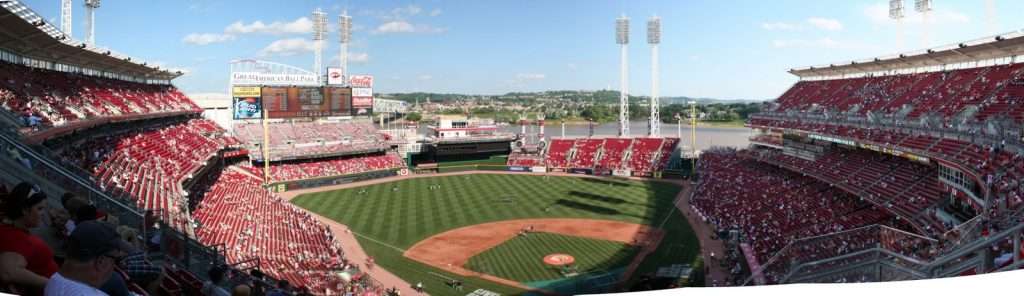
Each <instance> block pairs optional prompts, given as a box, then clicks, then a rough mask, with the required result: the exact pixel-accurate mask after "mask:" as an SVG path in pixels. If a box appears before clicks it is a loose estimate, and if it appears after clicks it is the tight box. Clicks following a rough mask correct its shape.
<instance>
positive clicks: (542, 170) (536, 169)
mask: <svg viewBox="0 0 1024 296" xmlns="http://www.w3.org/2000/svg"><path fill="white" fill-rule="evenodd" d="M530 171H532V172H534V173H545V172H547V171H548V169H547V168H545V167H542V166H535V167H531V168H530Z"/></svg>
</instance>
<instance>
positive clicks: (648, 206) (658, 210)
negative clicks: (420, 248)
mask: <svg viewBox="0 0 1024 296" xmlns="http://www.w3.org/2000/svg"><path fill="white" fill-rule="evenodd" d="M431 185H438V186H439V189H433V190H431V189H430V188H431V187H432V186H431ZM679 191H680V187H678V186H677V185H675V184H669V183H664V182H654V181H632V180H621V179H610V178H603V179H595V178H582V177H555V176H551V177H545V176H536V175H526V174H524V175H508V174H486V173H481V174H471V175H456V176H441V177H425V178H413V179H407V180H400V181H395V182H389V183H381V184H373V185H366V186H362V187H355V188H348V189H341V190H335V191H326V192H318V193H308V194H303V195H300V196H298V197H296V198H295V199H293V200H292V203H294V204H296V205H298V206H300V207H303V208H305V209H308V210H310V211H312V212H315V213H317V214H319V215H322V216H324V217H327V218H330V219H332V220H335V221H338V222H340V223H342V224H345V225H347V226H348V227H349V228H350V229H352V231H353V232H354V233H355V234H356V237H357V238H358V240H359V243H360V245H362V247H363V249H365V250H366V252H367V254H369V255H370V256H373V257H374V259H375V260H376V262H377V265H379V266H381V267H383V268H386V269H387V270H389V271H391V272H392V273H394V274H395V275H398V276H399V277H401V278H403V279H405V280H406V281H407V282H409V283H410V284H415V283H417V282H422V283H423V284H424V286H425V289H426V291H427V292H428V293H431V294H432V295H456V294H459V295H464V294H465V293H461V294H460V293H457V292H454V290H452V289H451V288H448V287H446V286H445V284H444V283H445V279H446V278H459V279H461V280H462V281H463V282H464V287H465V291H467V292H466V293H468V292H469V291H473V290H475V289H477V288H483V289H487V290H491V291H494V292H497V293H501V294H502V295H519V294H523V293H524V292H525V291H523V290H521V289H519V288H514V287H509V286H506V285H501V284H498V283H495V282H491V281H488V280H484V279H479V278H475V277H473V278H463V277H460V276H457V275H455V274H452V273H448V272H446V271H442V270H440V269H437V268H434V267H432V266H430V265H427V264H423V263H420V262H417V261H414V260H411V259H408V258H406V257H404V256H403V255H402V253H403V252H404V251H405V250H407V249H409V248H410V247H412V246H413V245H414V244H416V243H417V242H419V241H421V240H423V239H426V238H428V237H430V236H432V235H435V234H438V233H441V232H444V231H447V230H451V229H455V228H459V227H464V226H470V225H476V224H481V223H488V222H496V221H504V220H515V219H532V218H584V219H604V220H614V221H622V222H628V223H636V224H644V225H652V226H654V227H658V226H659V225H661V224H662V223H663V222H665V221H667V222H668V223H665V224H664V226H662V229H663V230H665V231H666V235H665V237H664V239H663V240H662V243H661V244H660V245H659V247H658V249H657V250H656V251H655V252H654V253H651V254H649V255H648V256H647V257H646V259H645V260H644V261H643V262H642V263H641V265H640V267H639V269H638V270H637V272H636V273H635V274H645V273H650V272H654V271H656V270H657V267H660V266H666V265H670V264H674V263H687V264H688V263H691V262H692V261H693V259H694V258H695V257H696V256H697V253H698V251H699V244H698V242H697V238H696V237H695V236H694V233H693V230H692V229H691V228H690V226H689V225H687V223H686V219H685V218H683V216H682V215H681V214H679V212H678V211H675V210H674V209H675V207H674V205H673V204H672V202H673V200H674V198H675V196H676V194H677V193H678V192H679ZM613 254H614V252H612V253H608V254H604V256H611V255H613ZM572 255H574V256H577V260H579V259H580V257H581V255H577V254H572ZM523 260H538V259H536V258H523ZM360 263H361V262H360Z"/></svg>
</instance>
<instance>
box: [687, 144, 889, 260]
mask: <svg viewBox="0 0 1024 296" xmlns="http://www.w3.org/2000/svg"><path fill="white" fill-rule="evenodd" d="M698 171H701V172H704V173H703V174H704V176H703V177H702V178H701V179H700V183H699V184H698V186H697V188H696V191H695V193H694V195H693V198H692V200H691V205H692V206H693V208H694V209H696V210H697V212H698V213H699V215H701V216H702V217H704V218H706V219H707V220H708V221H710V223H711V224H712V225H714V227H715V229H718V230H729V229H739V230H740V231H742V233H743V234H744V235H745V237H746V238H747V239H748V240H749V241H750V242H751V244H752V246H753V250H754V252H756V257H757V259H758V260H759V261H760V262H765V260H767V259H768V258H769V256H771V255H773V254H775V253H776V252H778V251H779V250H780V249H781V248H782V247H784V246H786V245H787V244H789V243H790V242H792V241H794V240H796V239H799V238H804V237H810V236H815V235H822V234H827V233H833V232H837V231H843V230H849V229H854V228H858V227H862V226H865V225H872V224H886V223H888V221H889V220H891V217H892V216H890V215H888V214H887V213H886V212H885V211H883V210H881V209H879V208H877V207H875V206H873V205H872V204H870V203H867V202H864V201H861V200H860V199H859V198H858V197H856V196H854V195H852V194H849V193H846V192H844V191H842V190H840V189H838V188H835V187H833V186H831V185H830V184H828V183H824V182H820V181H818V180H815V179H813V178H810V177H805V176H803V175H800V174H797V173H793V172H791V171H789V170H785V169H779V168H777V167H773V166H771V165H766V164H763V163H760V162H758V161H755V160H751V159H745V158H744V157H741V156H739V155H737V154H736V153H735V152H733V151H707V152H705V153H703V154H702V155H701V160H700V163H699V165H698Z"/></svg>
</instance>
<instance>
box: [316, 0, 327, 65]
mask: <svg viewBox="0 0 1024 296" xmlns="http://www.w3.org/2000/svg"><path fill="white" fill-rule="evenodd" d="M326 28H327V14H326V13H324V11H323V10H320V8H316V9H314V10H313V43H314V53H313V73H315V74H316V80H317V83H319V82H320V79H321V78H320V73H321V72H323V69H322V68H323V66H322V65H323V64H322V63H321V61H322V60H323V56H324V31H326Z"/></svg>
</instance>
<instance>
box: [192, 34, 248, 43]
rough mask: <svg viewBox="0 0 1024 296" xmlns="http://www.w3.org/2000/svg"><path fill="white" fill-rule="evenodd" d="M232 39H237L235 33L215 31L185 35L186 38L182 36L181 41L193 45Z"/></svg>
mask: <svg viewBox="0 0 1024 296" xmlns="http://www.w3.org/2000/svg"><path fill="white" fill-rule="evenodd" d="M231 40H235V36H234V35H230V34H215V33H192V34H188V35H185V38H182V39H181V42H184V43H185V44H193V45H207V44H212V43H221V42H227V41H231Z"/></svg>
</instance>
